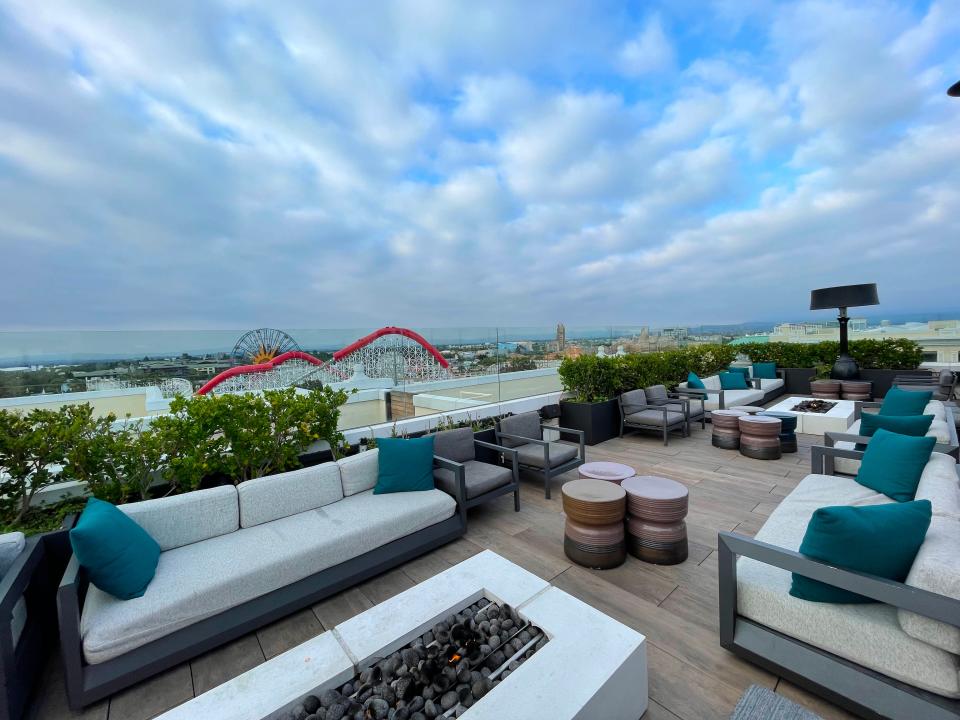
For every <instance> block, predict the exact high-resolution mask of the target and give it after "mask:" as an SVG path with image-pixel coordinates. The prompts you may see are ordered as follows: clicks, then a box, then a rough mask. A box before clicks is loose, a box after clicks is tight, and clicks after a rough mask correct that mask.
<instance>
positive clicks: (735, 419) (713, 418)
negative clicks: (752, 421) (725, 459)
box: [710, 410, 750, 450]
mask: <svg viewBox="0 0 960 720" xmlns="http://www.w3.org/2000/svg"><path fill="white" fill-rule="evenodd" d="M742 417H750V416H749V415H747V413H745V412H741V411H740V410H714V411H712V412H711V413H710V422H711V423H713V437H712V438H711V442H712V443H713V446H714V447H718V448H724V449H725V450H736V449H737V448H738V447H740V418H742Z"/></svg>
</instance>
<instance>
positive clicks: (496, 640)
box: [487, 635, 500, 648]
mask: <svg viewBox="0 0 960 720" xmlns="http://www.w3.org/2000/svg"><path fill="white" fill-rule="evenodd" d="M487 644H488V645H489V646H490V647H491V648H498V647H500V636H499V635H491V636H490V638H489V639H488V640H487Z"/></svg>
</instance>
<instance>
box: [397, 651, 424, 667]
mask: <svg viewBox="0 0 960 720" xmlns="http://www.w3.org/2000/svg"><path fill="white" fill-rule="evenodd" d="M400 655H401V657H402V658H403V664H404V665H406V666H407V667H408V668H414V667H416V666H417V663H418V662H420V656H419V655H417V651H416V650H414V649H413V648H404V649H403V651H402V652H401V653H400Z"/></svg>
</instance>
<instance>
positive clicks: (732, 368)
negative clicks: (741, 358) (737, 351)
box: [727, 365, 752, 378]
mask: <svg viewBox="0 0 960 720" xmlns="http://www.w3.org/2000/svg"><path fill="white" fill-rule="evenodd" d="M751 370H752V368H751V367H749V366H747V367H742V366H740V365H731V366H730V367H728V368H727V372H736V373H740V374H741V375H743V376H744V377H745V378H750V377H751V374H750V371H751Z"/></svg>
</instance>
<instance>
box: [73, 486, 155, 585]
mask: <svg viewBox="0 0 960 720" xmlns="http://www.w3.org/2000/svg"><path fill="white" fill-rule="evenodd" d="M70 545H71V547H72V548H73V553H74V555H76V556H77V560H78V561H79V563H80V566H81V567H83V568H85V569H86V571H87V573H88V574H89V575H90V582H92V583H93V584H94V586H96V587H98V588H100V589H101V590H103V591H104V592H106V593H110V594H111V595H113V596H114V597H115V598H118V599H120V600H131V599H133V598H138V597H143V594H144V593H145V592H146V591H147V586H148V585H149V584H150V581H151V580H153V576H154V574H155V573H156V571H157V563H158V562H159V560H160V545H158V544H157V541H156V540H154V539H153V538H152V537H150V535H149V534H148V533H147V531H146V530H144V529H143V528H142V527H140V526H139V525H137V523H135V522H134V521H133V520H132V519H131V518H129V517H127V516H126V515H125V514H124V513H123V511H121V510H118V509H117V507H116V506H115V505H113V504H111V503H108V502H104V501H103V500H98V499H97V498H95V497H92V498H90V499H89V500H87V505H86V507H85V508H84V510H83V512H82V513H81V514H80V519H79V520H78V521H77V524H76V526H75V527H74V528H73V529H72V530H71V531H70Z"/></svg>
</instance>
